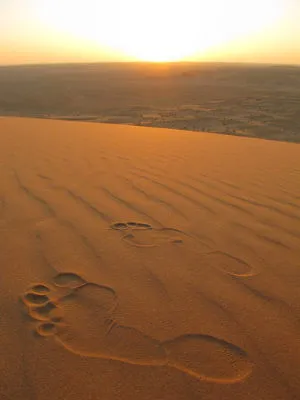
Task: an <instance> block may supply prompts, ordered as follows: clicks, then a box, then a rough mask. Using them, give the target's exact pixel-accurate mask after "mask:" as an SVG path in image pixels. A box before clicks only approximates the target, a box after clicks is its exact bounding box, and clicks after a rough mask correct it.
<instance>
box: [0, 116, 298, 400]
mask: <svg viewBox="0 0 300 400" xmlns="http://www.w3.org/2000/svg"><path fill="white" fill-rule="evenodd" d="M0 182H1V185H0V235H1V241H0V249H1V251H0V266H1V279H0V351H1V353H0V355H1V357H0V399H1V400H19V399H20V400H21V399H22V400H27V399H28V400H33V399H36V400H53V399H57V400H71V399H72V400H74V399H85V400H89V399H101V400H102V399H103V400H112V399H122V400H127V399H128V400H129V399H130V400H132V399H137V400H143V399H145V400H148V399H149V400H150V399H151V400H154V399H155V400H162V399H163V400H199V399H203V400H204V399H205V400H216V399H218V400H232V399H243V400H253V399H263V400H296V399H299V398H300V340H299V336H300V335H299V334H300V324H299V315H300V291H299V286H300V183H299V182H300V147H299V145H297V144H293V143H282V142H276V141H266V140H258V139H251V138H241V137H232V136H225V135H217V134H210V133H200V132H185V131H180V130H167V129H158V128H155V129H154V128H146V127H134V126H126V125H112V124H92V123H87V122H71V121H56V120H42V119H25V118H0Z"/></svg>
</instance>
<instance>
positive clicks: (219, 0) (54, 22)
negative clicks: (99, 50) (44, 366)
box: [37, 0, 284, 62]
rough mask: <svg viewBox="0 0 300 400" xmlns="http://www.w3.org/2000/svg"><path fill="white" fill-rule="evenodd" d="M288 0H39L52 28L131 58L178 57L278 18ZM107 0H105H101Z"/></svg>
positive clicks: (41, 13) (180, 57)
mask: <svg viewBox="0 0 300 400" xmlns="http://www.w3.org/2000/svg"><path fill="white" fill-rule="evenodd" d="M283 1H284V0H252V1H249V2H243V1H240V0H226V1H224V0H210V1H200V0H151V1H149V0H110V1H107V2H101V1H96V0H85V1H74V0H72V1H71V0H64V1H61V0H52V1H51V2H49V1H46V0H39V2H38V3H37V4H38V8H39V15H40V16H41V17H42V19H43V22H46V23H47V25H50V26H52V28H54V29H58V30H60V31H64V32H68V33H71V34H72V35H73V36H75V37H78V38H81V39H83V38H85V39H88V40H92V41H95V42H97V43H99V44H101V45H103V46H106V47H109V48H111V49H113V50H114V51H115V52H117V53H119V54H123V55H125V56H127V57H129V58H132V59H136V60H143V61H154V62H160V61H177V60H183V59H185V58H188V57H189V56H191V55H193V54H196V53H203V52H205V50H206V49H209V48H211V47H212V46H214V45H220V44H222V43H223V42H227V41H230V40H232V39H234V38H236V37H240V36H241V35H245V34H246V35H247V34H249V33H252V32H256V31H257V30H259V29H261V28H263V27H265V26H267V25H268V24H270V23H272V22H274V21H275V20H276V19H278V17H279V16H280V13H281V8H282V7H281V6H282V4H283ZM103 3H105V4H103Z"/></svg>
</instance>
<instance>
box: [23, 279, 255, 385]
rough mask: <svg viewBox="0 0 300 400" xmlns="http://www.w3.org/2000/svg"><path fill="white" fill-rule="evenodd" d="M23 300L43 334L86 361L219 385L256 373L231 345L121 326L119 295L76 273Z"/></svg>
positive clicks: (210, 338)
mask: <svg viewBox="0 0 300 400" xmlns="http://www.w3.org/2000/svg"><path fill="white" fill-rule="evenodd" d="M21 298H22V301H23V303H24V304H25V306H26V308H27V311H28V314H29V315H30V316H31V317H32V318H33V319H34V320H35V321H36V326H35V329H36V332H37V333H38V334H39V335H41V336H44V337H53V338H54V339H55V340H56V342H57V343H58V344H59V345H61V346H63V347H64V348H65V349H67V350H69V351H70V352H72V353H75V354H78V355H80V356H86V357H94V358H105V359H111V360H118V361H122V362H126V363H129V364H135V365H149V366H150V365H151V366H157V367H159V366H169V367H172V368H176V369H178V370H180V371H182V372H184V373H186V374H188V375H190V376H193V377H195V378H197V379H200V380H206V381H210V382H218V383H234V382H239V381H241V380H243V379H245V378H246V377H247V376H248V375H249V374H250V373H251V371H252V363H251V362H250V360H249V358H248V356H247V353H246V352H245V351H244V350H243V349H241V348H240V347H238V346H236V345H234V344H231V343H228V342H226V341H225V340H222V339H219V338H216V337H213V336H208V335H201V334H195V335H184V336H179V337H177V338H175V339H172V340H170V341H165V342H161V341H158V340H156V339H154V338H152V337H150V336H148V335H146V334H144V333H143V332H141V331H140V330H138V329H136V328H133V327H130V326H124V325H120V324H118V323H117V321H116V320H115V318H114V315H115V314H114V313H115V309H116V307H117V305H118V301H117V300H118V299H117V295H116V293H115V291H114V290H113V289H112V288H111V287H108V286H104V285H99V284H95V283H91V282H87V281H86V280H84V279H83V278H81V277H80V276H78V275H76V274H73V273H61V274H58V275H56V276H55V277H54V279H53V282H52V283H51V284H49V285H48V284H44V283H39V284H36V285H33V286H32V287H30V288H29V289H28V290H27V291H26V292H25V293H24V294H23V295H22V296H21Z"/></svg>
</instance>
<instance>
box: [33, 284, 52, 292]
mask: <svg viewBox="0 0 300 400" xmlns="http://www.w3.org/2000/svg"><path fill="white" fill-rule="evenodd" d="M30 290H31V292H32V293H35V294H44V293H49V292H50V289H49V288H48V287H47V286H46V285H43V284H37V285H34V286H32V288H31V289H30Z"/></svg>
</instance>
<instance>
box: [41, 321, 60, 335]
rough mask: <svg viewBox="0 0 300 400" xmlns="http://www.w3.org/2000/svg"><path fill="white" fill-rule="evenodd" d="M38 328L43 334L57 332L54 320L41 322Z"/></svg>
mask: <svg viewBox="0 0 300 400" xmlns="http://www.w3.org/2000/svg"><path fill="white" fill-rule="evenodd" d="M36 330H37V333H38V334H39V335H41V336H52V335H55V334H56V333H57V328H56V325H55V324H54V323H52V322H45V323H41V324H39V325H38V326H37V328H36Z"/></svg>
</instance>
